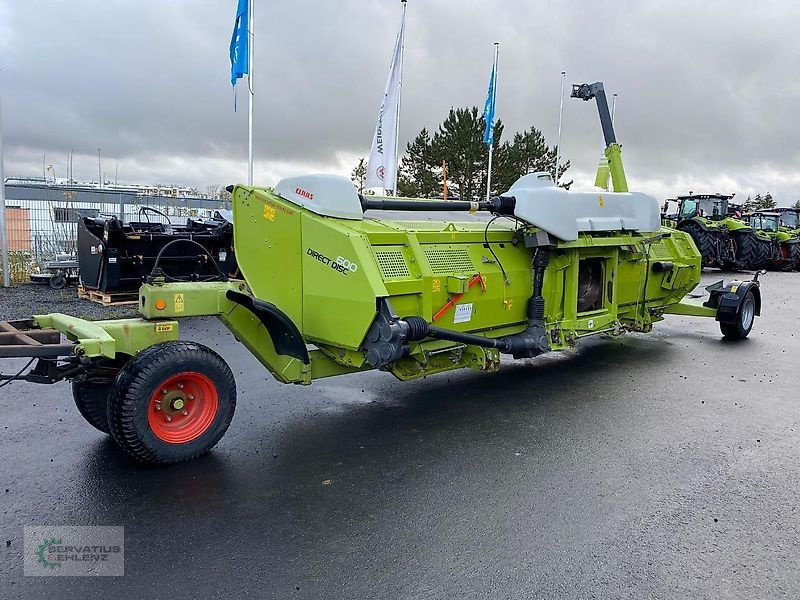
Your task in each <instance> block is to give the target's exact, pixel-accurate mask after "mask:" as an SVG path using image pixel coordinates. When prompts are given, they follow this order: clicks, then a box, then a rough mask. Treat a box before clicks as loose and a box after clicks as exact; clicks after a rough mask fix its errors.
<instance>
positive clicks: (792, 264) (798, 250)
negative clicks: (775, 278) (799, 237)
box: [782, 242, 800, 271]
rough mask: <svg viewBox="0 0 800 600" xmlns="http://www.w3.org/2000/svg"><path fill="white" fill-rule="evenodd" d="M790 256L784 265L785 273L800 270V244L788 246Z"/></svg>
mask: <svg viewBox="0 0 800 600" xmlns="http://www.w3.org/2000/svg"><path fill="white" fill-rule="evenodd" d="M787 247H788V251H787V254H788V256H787V257H786V262H785V263H784V265H783V269H782V270H783V271H794V270H796V269H799V268H800V242H798V243H796V244H787Z"/></svg>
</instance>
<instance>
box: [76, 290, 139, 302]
mask: <svg viewBox="0 0 800 600" xmlns="http://www.w3.org/2000/svg"><path fill="white" fill-rule="evenodd" d="M78 298H84V299H86V300H91V301H92V302H97V303H98V304H102V305H103V306H124V305H126V304H138V303H139V294H138V293H137V292H133V293H130V292H129V293H125V294H107V293H105V292H101V291H100V290H92V289H89V288H86V287H83V286H82V285H81V286H78Z"/></svg>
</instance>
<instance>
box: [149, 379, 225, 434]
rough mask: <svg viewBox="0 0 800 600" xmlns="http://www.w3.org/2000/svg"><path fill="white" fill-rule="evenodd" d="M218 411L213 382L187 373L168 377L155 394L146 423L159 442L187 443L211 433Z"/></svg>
mask: <svg viewBox="0 0 800 600" xmlns="http://www.w3.org/2000/svg"><path fill="white" fill-rule="evenodd" d="M218 408H219V394H218V393H217V387H216V386H215V385H214V383H213V382H212V381H211V380H210V379H209V378H208V377H206V376H205V375H203V374H202V373H197V372H195V371H186V372H184V373H177V374H176V375H172V376H171V377H168V378H167V379H165V380H164V381H163V382H161V385H159V386H158V388H157V389H156V390H155V391H154V392H153V395H152V396H151V397H150V403H149V405H148V407H147V422H148V424H149V425H150V429H151V430H152V431H153V433H154V434H155V435H156V437H157V438H158V439H160V440H162V441H164V442H168V443H170V444H185V443H187V442H191V441H192V440H196V439H197V438H199V437H200V436H201V435H203V434H204V433H205V432H206V431H207V430H208V428H209V427H210V426H211V423H213V422H214V417H216V416H217V409H218Z"/></svg>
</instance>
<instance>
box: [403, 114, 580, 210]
mask: <svg viewBox="0 0 800 600" xmlns="http://www.w3.org/2000/svg"><path fill="white" fill-rule="evenodd" d="M485 125H486V122H485V121H484V118H483V114H482V113H481V111H479V110H478V107H475V106H473V107H471V108H451V109H450V113H449V114H448V116H447V118H446V119H445V120H444V122H443V123H442V124H441V125H439V127H438V129H437V131H436V132H435V133H434V134H433V137H431V136H430V134H429V132H428V130H427V129H423V130H422V131H420V133H419V134H418V135H417V137H416V138H415V139H414V141H413V142H411V143H410V144H408V145H407V147H406V154H405V156H404V158H403V161H402V163H401V167H400V174H399V178H398V189H399V192H400V194H401V195H403V196H416V197H423V198H428V197H431V196H438V195H439V194H440V193H441V189H442V161H443V160H446V161H447V173H448V177H447V185H448V189H449V190H450V192H451V195H452V196H459V197H461V198H463V199H465V200H474V199H477V198H482V197H484V195H485V194H486V179H487V176H488V169H489V152H488V148H487V147H486V145H485V144H484V143H483V132H484V129H485ZM502 138H503V123H502V121H497V122H496V123H495V128H494V146H493V150H492V152H493V158H492V189H491V194H492V195H497V194H501V193H503V192H505V191H507V190H508V188H509V187H511V185H512V184H513V183H514V182H515V181H516V180H517V179H519V178H520V177H522V176H523V175H525V174H527V173H531V172H534V171H546V172H549V173H550V174H551V175H552V176H555V162H556V150H557V149H556V147H555V146H553V147H549V146H547V143H546V141H545V139H544V136H543V135H542V133H541V132H540V131H539V130H538V129H536V128H535V127H530V128H529V129H528V130H526V131H525V132H523V133H517V134H515V135H514V138H513V139H512V140H511V141H510V142H503V141H502ZM569 167H570V161H568V160H564V162H563V163H562V164H560V165H559V175H563V174H564V173H565V172H566V171H567V169H569ZM571 183H572V182H571V181H570V182H567V183H566V184H563V183H562V184H561V185H562V186H563V187H566V188H569V186H570V185H571Z"/></svg>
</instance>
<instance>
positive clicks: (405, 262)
mask: <svg viewBox="0 0 800 600" xmlns="http://www.w3.org/2000/svg"><path fill="white" fill-rule="evenodd" d="M573 95H574V96H576V97H580V98H584V99H596V100H597V105H598V108H599V111H600V117H601V123H602V124H603V130H604V134H605V137H606V141H607V150H606V156H607V158H608V165H607V167H606V169H605V171H606V172H607V173H609V174H610V177H611V179H612V184H613V189H614V191H613V192H568V191H567V190H565V189H563V188H558V187H556V186H555V185H554V184H553V182H552V180H551V179H550V176H549V174H547V173H533V174H530V175H526V176H524V177H522V178H521V179H520V180H518V181H517V182H516V183H515V184H514V185H513V186H512V187H511V188H510V189H509V190H508V192H507V193H505V194H503V195H502V196H498V197H495V198H491V199H489V200H485V201H477V202H471V201H450V202H447V201H441V200H435V201H430V200H410V199H396V198H378V197H363V196H360V195H359V194H358V193H357V192H356V191H355V189H354V187H353V185H352V183H351V182H350V181H349V180H348V179H346V178H344V177H337V176H330V175H311V176H306V177H295V178H288V179H284V180H282V181H281V182H279V183H278V185H277V186H276V187H275V188H274V189H267V188H254V187H249V186H241V185H240V186H236V187H235V188H234V189H233V224H234V231H235V235H234V244H235V251H236V257H237V263H238V266H239V269H240V273H241V276H242V279H231V278H229V277H228V275H227V274H226V273H224V272H223V271H222V270H220V269H216V270H215V273H216V280H215V281H199V282H198V281H177V282H176V281H174V280H173V279H174V278H167V277H165V275H164V273H163V272H162V271H161V268H160V265H159V260H156V261H155V263H154V265H153V268H152V271H151V272H150V274H149V276H148V277H147V281H146V282H145V283H144V284H143V285H142V286H141V288H140V290H139V311H140V313H141V318H139V319H124V320H110V321H97V322H89V321H85V320H81V319H77V318H75V317H70V316H67V315H63V314H49V315H39V316H35V317H33V318H31V319H30V320H26V321H16V322H7V323H2V324H0V329H2V333H0V357H17V358H19V357H29V358H30V360H31V362H30V364H33V363H34V362H35V363H36V364H35V366H34V367H33V368H32V370H31V371H30V372H27V373H25V370H26V369H24V368H23V369H21V370H20V371H19V372H17V373H13V374H10V375H5V376H3V379H5V380H6V381H10V380H13V379H21V380H25V381H29V382H38V383H52V382H56V381H60V380H64V379H67V380H70V381H71V382H72V394H73V397H74V400H75V403H76V405H77V407H78V410H79V411H80V413H81V414H82V415H83V417H84V418H85V419H86V420H87V421H88V422H89V423H90V424H92V425H93V426H94V427H96V428H97V429H99V430H100V431H103V432H105V433H108V434H110V435H111V436H112V437H113V439H114V440H115V441H116V443H117V444H118V445H119V446H120V447H121V448H122V449H123V450H125V451H126V452H127V453H129V454H130V455H132V456H133V457H135V458H136V459H138V460H141V461H143V462H151V463H159V462H160V463H164V462H176V461H182V460H187V459H190V458H193V457H196V456H198V455H200V454H203V453H204V452H207V451H208V450H209V449H210V448H212V447H213V446H214V445H215V444H216V443H217V442H218V441H219V439H220V438H221V437H222V436H223V435H224V433H225V431H226V430H227V428H228V425H229V424H230V422H231V419H232V417H233V413H234V410H235V404H236V384H235V381H234V377H233V374H232V372H231V369H230V368H229V367H228V366H227V365H226V364H225V362H224V361H223V360H222V359H221V358H220V357H219V356H218V355H217V354H216V353H215V352H214V351H212V350H211V349H209V348H207V347H205V346H203V345H201V344H198V343H195V342H190V341H181V340H179V336H178V329H179V319H180V318H181V317H191V316H214V317H217V318H218V319H219V320H221V321H222V322H223V323H224V324H225V325H226V326H227V327H228V328H229V329H230V330H231V331H232V332H233V334H234V335H235V337H236V339H237V340H239V341H240V342H241V343H243V344H244V345H245V346H246V347H247V348H248V350H249V351H250V352H251V353H252V354H253V355H254V356H255V357H256V358H257V359H258V360H259V361H260V362H261V363H262V364H263V365H264V367H265V368H266V369H267V370H269V372H270V373H272V375H273V376H274V377H275V379H277V380H278V381H280V382H283V383H295V384H302V385H306V384H310V383H311V382H313V381H314V380H316V379H321V378H324V377H331V376H335V375H344V374H348V373H357V372H360V371H366V370H369V369H380V370H383V371H386V372H388V373H391V374H392V375H394V376H395V377H397V378H398V379H400V380H411V379H416V378H420V377H425V376H427V375H432V374H435V373H441V372H445V371H450V370H453V369H459V368H471V369H476V370H480V371H494V370H496V369H498V367H499V366H500V357H501V355H507V356H509V357H513V358H514V359H526V358H532V357H535V356H538V355H540V354H543V353H546V352H550V351H557V350H566V349H570V348H573V347H574V346H575V344H576V343H577V342H578V341H579V340H580V339H581V338H583V337H586V336H590V335H597V334H608V335H618V334H622V333H624V332H626V331H639V332H648V331H650V330H651V329H652V326H653V324H654V323H656V322H658V321H660V320H662V319H664V317H665V315H667V314H680V315H691V316H698V317H709V318H715V319H716V320H717V321H718V322H719V323H720V329H721V332H722V335H723V336H724V337H726V338H731V339H742V338H745V337H747V335H748V334H749V333H750V330H751V328H752V326H753V322H754V318H755V316H756V315H759V314H760V312H761V290H760V284H759V281H758V275H756V276H755V277H754V278H753V279H752V280H750V281H731V282H728V283H727V284H723V283H722V282H720V283H718V284H715V285H713V286H710V287H709V288H707V289H708V291H709V297H708V300H707V301H706V302H705V303H703V304H700V303H695V302H690V301H687V300H685V299H684V298H685V296H686V295H687V294H688V293H689V292H690V291H692V290H693V289H694V288H695V287H696V286H697V285H698V283H699V281H700V274H701V257H700V253H699V252H698V250H697V247H696V246H695V244H694V242H693V241H692V238H691V237H690V235H689V234H688V233H686V232H682V231H675V230H671V229H667V228H663V229H662V228H661V225H660V212H659V205H658V202H657V201H656V200H655V199H654V198H652V197H650V196H647V195H645V194H641V193H635V192H628V189H627V183H626V180H625V173H624V169H623V167H622V162H621V154H620V148H619V146H618V145H617V143H616V140H615V139H614V136H613V128H612V127H611V123H610V116H609V114H608V107H607V104H606V101H605V95H604V93H603V92H602V84H599V83H597V84H591V85H582V86H575V88H574V90H573ZM212 258H213V257H212ZM0 385H2V384H0Z"/></svg>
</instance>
